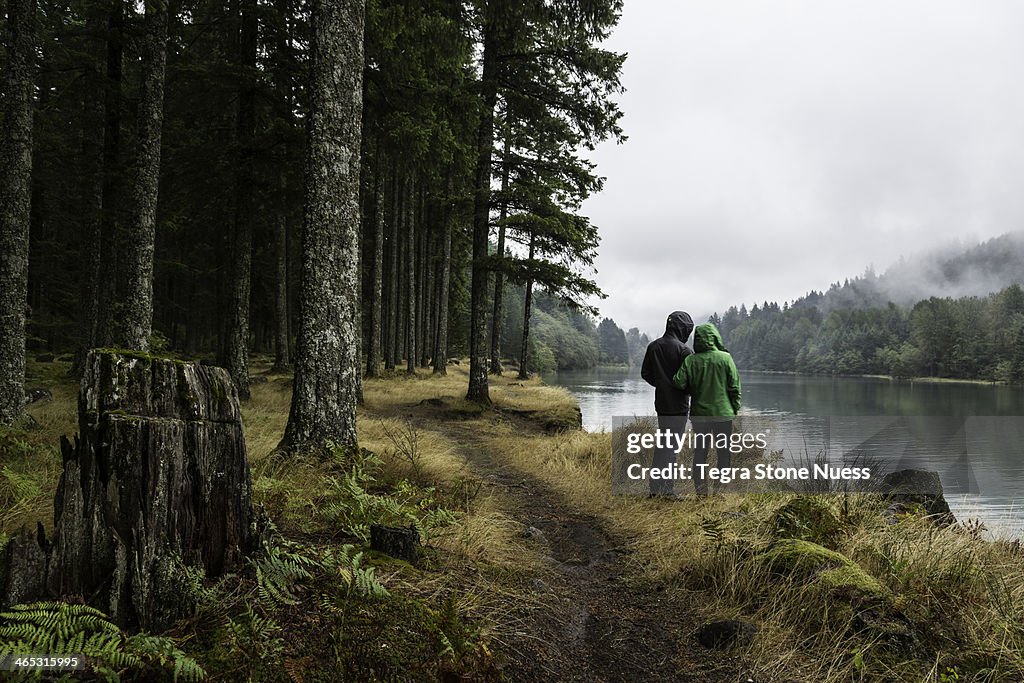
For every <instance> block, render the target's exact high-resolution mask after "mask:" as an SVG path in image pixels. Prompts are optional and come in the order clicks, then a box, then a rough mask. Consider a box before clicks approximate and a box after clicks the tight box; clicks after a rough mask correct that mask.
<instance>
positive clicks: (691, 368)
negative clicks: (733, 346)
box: [672, 323, 740, 418]
mask: <svg viewBox="0 0 1024 683" xmlns="http://www.w3.org/2000/svg"><path fill="white" fill-rule="evenodd" d="M672 382H673V383H674V384H675V385H676V386H677V387H679V388H680V389H683V390H685V391H686V392H687V393H689V394H690V397H691V399H690V415H691V416H693V417H729V418H731V417H733V416H735V415H736V414H737V413H739V412H740V373H739V371H737V370H736V364H735V363H733V361H732V356H730V355H729V352H728V351H727V350H726V349H725V344H723V343H722V335H720V334H719V333H718V329H717V328H716V327H715V326H714V325H712V324H711V323H704V324H702V325H697V329H696V331H695V332H694V333H693V354H692V355H689V356H687V357H686V358H684V359H683V364H682V365H681V366H679V370H677V371H676V374H675V376H674V377H673V378H672Z"/></svg>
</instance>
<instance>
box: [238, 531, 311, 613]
mask: <svg viewBox="0 0 1024 683" xmlns="http://www.w3.org/2000/svg"><path fill="white" fill-rule="evenodd" d="M253 565H254V566H255V569H256V587H257V591H258V592H259V595H260V599H261V600H263V601H264V602H266V603H269V604H271V605H297V604H298V603H299V598H298V597H297V596H296V595H295V593H293V592H292V589H293V588H294V587H295V586H296V585H297V584H299V583H302V582H303V581H308V580H309V579H311V578H313V574H312V572H311V570H313V569H316V568H317V567H318V565H319V563H318V562H317V561H316V560H315V559H313V558H311V557H307V556H306V555H303V554H302V553H300V552H298V547H297V546H296V545H295V544H293V543H290V542H287V541H283V540H282V539H280V538H277V543H274V544H272V545H269V544H268V545H266V546H264V552H263V555H262V556H261V557H260V558H259V559H257V560H256V561H254V562H253Z"/></svg>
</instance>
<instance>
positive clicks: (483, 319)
mask: <svg viewBox="0 0 1024 683" xmlns="http://www.w3.org/2000/svg"><path fill="white" fill-rule="evenodd" d="M494 11H496V10H494ZM497 37H498V31H497V27H496V24H495V21H494V19H493V17H491V18H489V19H488V20H486V25H485V27H484V47H483V71H482V74H481V78H480V90H481V110H480V124H479V128H478V129H477V140H476V149H477V160H476V179H475V182H474V186H473V187H474V191H475V197H474V204H473V270H472V285H471V289H470V321H469V389H468V391H467V392H466V398H467V399H468V400H470V401H475V402H477V403H481V404H484V405H489V404H490V402H491V397H490V391H489V388H488V383H487V369H488V368H487V287H488V281H489V278H488V273H489V269H488V267H487V249H488V242H489V241H490V232H491V157H492V154H493V147H494V107H495V105H496V104H497V102H498V64H497V60H498V46H497V44H496V43H497Z"/></svg>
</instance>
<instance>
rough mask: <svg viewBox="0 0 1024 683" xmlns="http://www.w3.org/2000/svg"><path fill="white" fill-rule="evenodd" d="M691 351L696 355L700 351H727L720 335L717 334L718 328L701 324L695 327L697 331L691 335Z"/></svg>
mask: <svg viewBox="0 0 1024 683" xmlns="http://www.w3.org/2000/svg"><path fill="white" fill-rule="evenodd" d="M693 350H694V352H696V353H701V352H702V351H728V350H729V349H727V348H725V342H723V341H722V335H721V334H719V333H718V328H717V327H715V326H714V325H712V324H711V323H701V324H700V325H697V330H696V331H695V332H694V333H693Z"/></svg>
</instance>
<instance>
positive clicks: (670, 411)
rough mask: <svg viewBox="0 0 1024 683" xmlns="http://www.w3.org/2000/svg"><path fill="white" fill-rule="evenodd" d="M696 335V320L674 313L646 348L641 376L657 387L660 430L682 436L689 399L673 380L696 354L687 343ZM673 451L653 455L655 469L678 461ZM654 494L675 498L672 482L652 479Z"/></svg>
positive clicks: (656, 400) (655, 403) (655, 406)
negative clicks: (691, 336)
mask: <svg viewBox="0 0 1024 683" xmlns="http://www.w3.org/2000/svg"><path fill="white" fill-rule="evenodd" d="M691 332H693V318H691V317H690V314H689V313H686V312H684V311H673V312H672V313H670V314H669V316H668V321H667V322H666V323H665V334H663V335H662V336H660V337H658V338H657V339H655V340H654V341H652V342H651V343H650V344H648V345H647V353H646V354H644V363H643V366H641V368H640V376H641V377H643V378H644V381H646V382H647V383H648V384H650V385H651V386H652V387H654V411H655V412H656V413H657V414H658V429H663V430H664V429H668V430H671V431H672V432H673V433H676V434H682V433H684V432H685V431H686V416H687V415H689V412H690V396H689V394H687V393H686V391H684V390H681V389H679V388H677V387H676V385H675V383H674V382H673V381H672V377H673V376H674V375H675V374H676V371H677V370H678V369H679V366H681V365H682V364H683V359H684V358H686V357H687V356H689V355H690V354H691V353H693V351H692V350H691V349H690V347H689V346H687V345H686V340H687V339H689V338H690V333H691ZM675 457H676V454H675V452H674V451H673V450H672V449H659V450H657V451H655V453H654V462H653V463H652V464H651V466H652V467H658V468H661V467H666V466H667V465H669V464H670V463H672V462H673V461H674V460H675ZM650 487H651V495H652V496H656V495H668V496H670V495H673V492H674V491H673V486H672V480H671V479H668V480H662V479H651V480H650Z"/></svg>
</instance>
